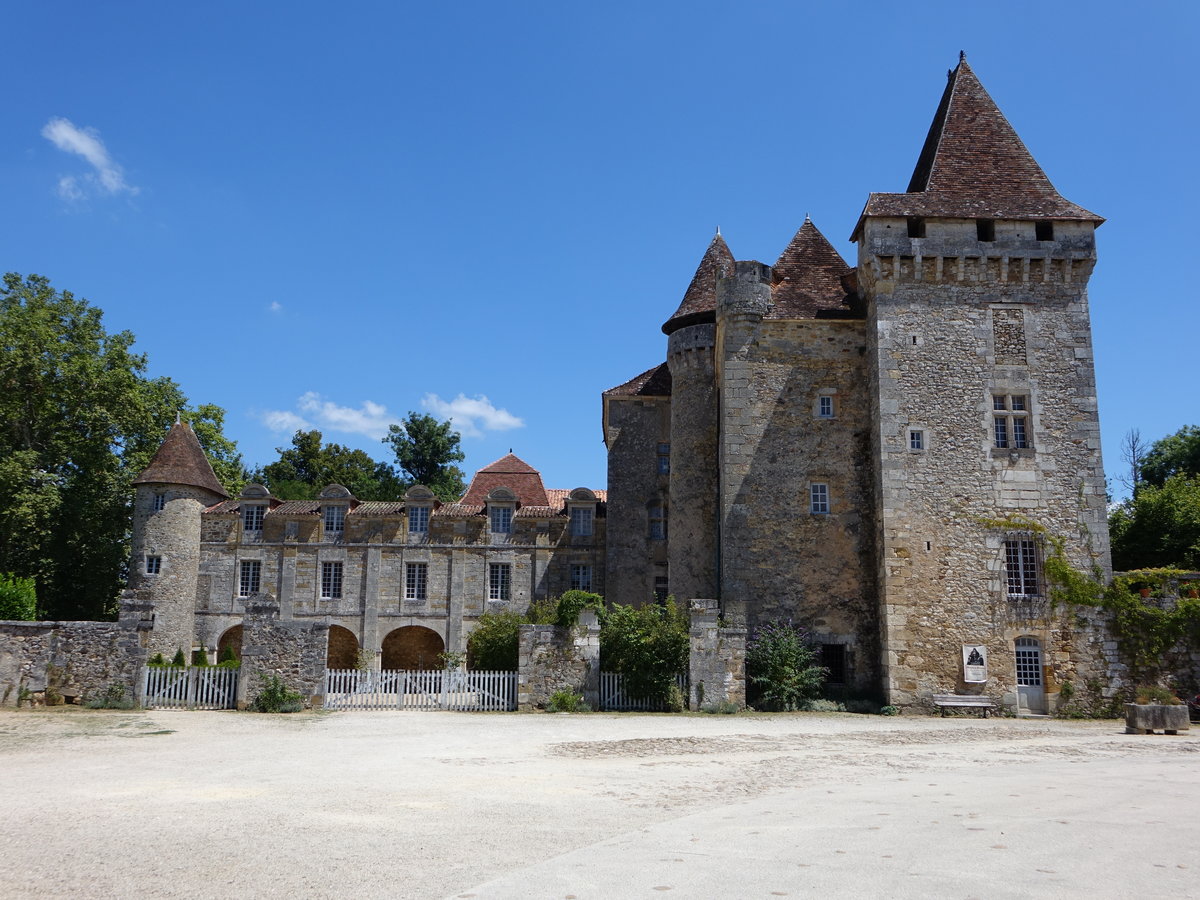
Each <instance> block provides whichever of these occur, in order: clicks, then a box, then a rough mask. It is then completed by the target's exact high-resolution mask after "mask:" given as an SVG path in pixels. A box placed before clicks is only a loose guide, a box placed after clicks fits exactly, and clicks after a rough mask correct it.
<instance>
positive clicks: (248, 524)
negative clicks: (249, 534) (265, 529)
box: [242, 504, 266, 531]
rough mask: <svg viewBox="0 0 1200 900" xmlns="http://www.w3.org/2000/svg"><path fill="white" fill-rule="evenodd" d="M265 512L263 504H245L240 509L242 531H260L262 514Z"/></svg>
mask: <svg viewBox="0 0 1200 900" xmlns="http://www.w3.org/2000/svg"><path fill="white" fill-rule="evenodd" d="M265 512H266V507H265V506H259V505H257V504H255V505H253V506H247V507H246V508H245V509H243V510H242V529H243V530H244V531H262V526H263V514H264V513H265Z"/></svg>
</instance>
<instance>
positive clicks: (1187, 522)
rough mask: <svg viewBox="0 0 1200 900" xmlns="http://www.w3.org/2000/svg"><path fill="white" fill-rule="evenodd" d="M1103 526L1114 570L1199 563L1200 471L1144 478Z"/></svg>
mask: <svg viewBox="0 0 1200 900" xmlns="http://www.w3.org/2000/svg"><path fill="white" fill-rule="evenodd" d="M1160 443H1161V442H1160ZM1155 446H1158V444H1156V445H1155ZM1108 527H1109V532H1110V534H1111V536H1112V558H1113V568H1114V569H1116V570H1117V571H1126V572H1127V571H1130V570H1132V569H1149V568H1163V567H1171V568H1180V569H1190V570H1193V571H1195V570H1197V569H1200V475H1185V474H1178V475H1171V476H1169V477H1168V478H1167V479H1166V481H1164V482H1163V484H1162V485H1161V486H1159V485H1155V484H1153V483H1150V481H1149V479H1147V480H1146V482H1145V483H1143V484H1142V485H1141V487H1140V488H1139V489H1138V491H1137V493H1136V494H1135V495H1134V496H1133V497H1132V498H1130V499H1129V500H1126V501H1125V502H1124V503H1122V504H1121V505H1120V506H1118V507H1117V508H1116V509H1115V510H1113V512H1112V514H1111V515H1110V516H1109V519H1108Z"/></svg>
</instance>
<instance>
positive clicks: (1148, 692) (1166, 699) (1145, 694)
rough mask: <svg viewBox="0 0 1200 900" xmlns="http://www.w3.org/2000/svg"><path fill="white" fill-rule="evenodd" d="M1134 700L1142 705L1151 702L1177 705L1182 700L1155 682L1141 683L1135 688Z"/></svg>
mask: <svg viewBox="0 0 1200 900" xmlns="http://www.w3.org/2000/svg"><path fill="white" fill-rule="evenodd" d="M1134 702H1135V703H1139V704H1141V705H1142V706H1145V705H1147V704H1151V703H1160V704H1163V705H1166V706H1178V705H1179V704H1180V703H1181V702H1182V701H1181V700H1180V699H1179V698H1178V697H1176V696H1175V695H1174V694H1172V693H1171V692H1170V691H1168V690H1167V689H1166V688H1163V687H1159V686H1158V685H1156V684H1148V685H1142V686H1141V687H1139V688H1138V689H1137V697H1136V698H1135V699H1134Z"/></svg>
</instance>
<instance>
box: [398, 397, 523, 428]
mask: <svg viewBox="0 0 1200 900" xmlns="http://www.w3.org/2000/svg"><path fill="white" fill-rule="evenodd" d="M421 405H422V406H423V407H425V409H427V410H429V411H430V412H431V413H433V414H434V415H435V416H437V417H438V418H439V419H449V420H450V422H451V424H452V425H453V426H454V429H455V431H458V432H460V433H461V434H462V436H463V437H482V436H483V432H485V431H508V430H510V429H513V428H524V427H525V422H524V421H523V420H521V419H519V418H517V417H516V416H514V415H513V414H512V413H510V412H509V411H508V410H507V409H497V408H496V407H495V406H493V405H492V401H490V400H488V398H487V397H485V396H483V395H482V394H480V395H479V396H478V397H468V396H466V395H465V394H459V395H458V396H457V397H455V398H454V399H453V400H443V399H442V398H441V397H439V396H438V395H437V394H426V395H425V396H424V397H422V398H421Z"/></svg>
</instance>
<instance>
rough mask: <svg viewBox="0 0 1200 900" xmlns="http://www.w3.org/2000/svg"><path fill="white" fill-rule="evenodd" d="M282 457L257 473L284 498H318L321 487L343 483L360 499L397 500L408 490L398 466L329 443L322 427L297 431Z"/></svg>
mask: <svg viewBox="0 0 1200 900" xmlns="http://www.w3.org/2000/svg"><path fill="white" fill-rule="evenodd" d="M277 452H278V453H279V459H278V460H276V461H275V462H273V463H271V464H270V465H268V466H264V467H263V468H261V469H259V470H258V471H257V472H255V473H254V474H253V476H252V477H253V478H255V479H257V480H261V481H262V482H263V483H264V484H266V485H267V487H269V488H270V489H271V493H272V494H274V495H275V496H276V497H279V498H280V499H283V500H314V499H316V496H317V494H319V493H320V492H321V489H322V488H324V487H326V486H328V485H330V484H340V485H342V486H343V487H345V488H346V489H347V490H349V491H350V493H351V494H353V495H354V496H355V497H357V498H358V499H359V500H394V499H396V498H398V497H399V496H400V495H401V494H402V493H403V492H404V486H403V484H402V483H401V481H400V479H399V478H397V477H396V470H395V469H393V468H392V467H391V466H389V465H388V464H387V463H381V462H378V461H376V460H374V459H372V458H371V457H370V456H369V455H368V454H367V453H366V452H364V451H362V450H352V449H350V448H349V447H345V446H343V445H341V444H325V443H322V440H321V432H319V431H315V430H314V431H297V432H296V433H295V434H294V435H293V436H292V446H291V447H279V448H277Z"/></svg>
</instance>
